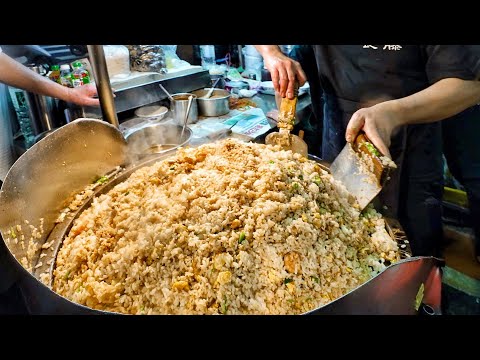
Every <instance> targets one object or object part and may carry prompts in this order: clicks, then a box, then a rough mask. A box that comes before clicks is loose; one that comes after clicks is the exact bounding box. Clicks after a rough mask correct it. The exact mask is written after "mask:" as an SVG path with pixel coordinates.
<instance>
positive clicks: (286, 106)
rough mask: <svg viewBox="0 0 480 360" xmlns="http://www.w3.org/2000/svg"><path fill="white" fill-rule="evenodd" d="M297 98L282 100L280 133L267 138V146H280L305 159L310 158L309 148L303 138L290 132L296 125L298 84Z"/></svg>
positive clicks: (279, 117)
mask: <svg viewBox="0 0 480 360" xmlns="http://www.w3.org/2000/svg"><path fill="white" fill-rule="evenodd" d="M294 95H295V97H294V98H293V99H288V98H286V97H285V98H282V101H281V103H280V111H279V114H278V128H279V132H272V133H270V134H268V135H267V136H266V137H265V144H267V145H279V146H281V147H282V148H283V149H285V150H292V151H293V152H295V153H299V154H301V155H303V156H305V157H307V156H308V146H307V143H306V142H305V141H303V139H302V138H300V137H299V136H297V135H293V134H291V133H290V131H292V130H293V126H294V125H295V114H296V110H297V100H298V83H296V84H295V89H294Z"/></svg>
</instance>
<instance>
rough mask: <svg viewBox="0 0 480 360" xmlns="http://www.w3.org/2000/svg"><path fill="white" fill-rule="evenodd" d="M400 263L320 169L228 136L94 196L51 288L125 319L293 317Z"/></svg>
mask: <svg viewBox="0 0 480 360" xmlns="http://www.w3.org/2000/svg"><path fill="white" fill-rule="evenodd" d="M398 256H399V255H398V247H397V244H396V242H395V241H394V240H393V239H392V238H391V237H390V236H389V234H388V233H387V231H386V229H385V222H384V219H383V218H382V217H381V215H380V214H379V213H377V212H376V211H375V210H374V209H373V208H372V207H369V208H367V209H366V210H364V211H363V212H362V213H361V212H360V211H359V210H358V206H357V204H356V203H355V202H354V200H353V198H352V197H351V196H350V195H349V194H348V193H347V191H346V190H345V188H344V187H343V186H342V185H341V184H339V183H337V182H335V181H334V180H333V178H332V177H331V175H330V174H328V173H327V172H326V171H324V170H323V169H322V168H321V167H320V166H319V165H318V164H317V163H316V162H314V161H311V160H307V159H306V158H304V157H302V156H300V155H298V154H294V153H292V152H291V151H283V150H280V149H279V148H277V147H270V146H267V145H263V144H256V143H243V142H240V141H237V140H234V139H227V140H224V141H221V142H217V143H213V144H206V145H202V146H200V147H198V148H183V149H179V150H178V151H177V152H176V153H175V154H174V155H172V156H171V157H168V158H167V159H164V160H161V161H159V162H157V163H155V164H154V165H153V166H149V167H143V168H141V169H139V170H137V171H136V172H134V173H133V174H132V175H131V176H130V177H129V178H128V179H127V180H126V181H124V182H122V183H120V184H118V185H116V186H115V187H114V188H113V189H112V190H110V191H109V192H108V193H105V194H103V195H100V196H98V197H96V198H95V199H94V200H93V203H92V205H91V206H90V207H89V208H88V209H86V210H85V211H83V213H82V214H81V215H80V216H79V217H78V219H77V220H76V221H75V223H74V226H73V227H72V229H71V231H70V232H69V234H68V236H67V237H66V239H65V240H64V242H63V245H62V247H61V248H60V250H59V253H58V257H57V260H56V265H55V269H54V272H53V276H54V279H53V290H54V291H56V292H57V293H59V294H61V295H63V296H65V297H66V298H68V299H70V300H72V301H74V302H77V303H79V304H83V305H86V306H88V307H91V308H94V309H99V310H105V311H113V312H119V313H126V314H299V313H304V312H308V311H310V310H313V309H315V308H317V307H319V306H322V305H324V304H327V303H329V302H331V301H332V300H334V299H337V298H338V297H340V296H342V295H344V294H346V293H348V292H349V291H351V290H353V289H354V288H356V287H358V286H359V285H361V284H362V283H364V282H365V281H367V280H369V279H370V278H372V277H373V276H375V275H376V274H378V273H379V272H381V271H382V270H383V269H384V268H385V267H386V263H388V262H394V261H396V260H398Z"/></svg>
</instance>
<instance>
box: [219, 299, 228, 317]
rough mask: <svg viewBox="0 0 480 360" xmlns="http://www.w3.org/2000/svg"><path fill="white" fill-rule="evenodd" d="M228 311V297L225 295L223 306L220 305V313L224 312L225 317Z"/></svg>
mask: <svg viewBox="0 0 480 360" xmlns="http://www.w3.org/2000/svg"><path fill="white" fill-rule="evenodd" d="M227 310H228V302H227V297H226V296H225V295H224V296H223V301H222V304H221V305H220V311H221V312H222V314H223V315H225V314H226V313H227Z"/></svg>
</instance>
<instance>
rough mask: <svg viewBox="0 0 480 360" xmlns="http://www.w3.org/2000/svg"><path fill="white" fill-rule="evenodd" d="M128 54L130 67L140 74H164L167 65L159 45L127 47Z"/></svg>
mask: <svg viewBox="0 0 480 360" xmlns="http://www.w3.org/2000/svg"><path fill="white" fill-rule="evenodd" d="M127 47H128V50H129V52H130V67H131V69H132V70H135V71H140V72H147V71H151V72H158V73H160V74H165V73H166V72H167V65H166V61H165V53H164V51H163V49H162V46H161V45H127Z"/></svg>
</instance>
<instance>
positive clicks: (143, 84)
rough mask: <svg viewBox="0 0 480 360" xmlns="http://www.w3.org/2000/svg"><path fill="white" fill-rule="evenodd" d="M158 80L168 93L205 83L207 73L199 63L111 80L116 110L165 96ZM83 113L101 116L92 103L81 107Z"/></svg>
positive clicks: (187, 89)
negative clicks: (181, 68) (173, 69)
mask: <svg viewBox="0 0 480 360" xmlns="http://www.w3.org/2000/svg"><path fill="white" fill-rule="evenodd" d="M160 83H161V84H162V85H163V86H164V87H165V88H166V89H167V90H168V92H170V93H171V94H175V93H178V92H191V91H193V90H197V89H201V88H204V87H207V86H209V85H210V75H209V73H208V71H206V70H204V69H202V68H200V67H191V68H187V69H184V70H181V71H177V72H174V73H167V74H158V73H148V74H145V75H143V76H137V77H133V78H131V79H126V80H124V81H116V82H113V83H112V88H113V89H114V91H115V108H116V111H117V113H120V112H123V111H127V110H131V109H135V108H137V107H140V106H144V105H148V104H152V103H154V102H157V101H160V100H163V99H166V98H167V95H166V94H165V93H164V92H163V90H162V89H161V88H160V87H159V86H158V84H160ZM84 114H85V117H92V118H97V119H98V118H101V117H102V113H101V110H100V109H99V108H94V107H85V108H84Z"/></svg>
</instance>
